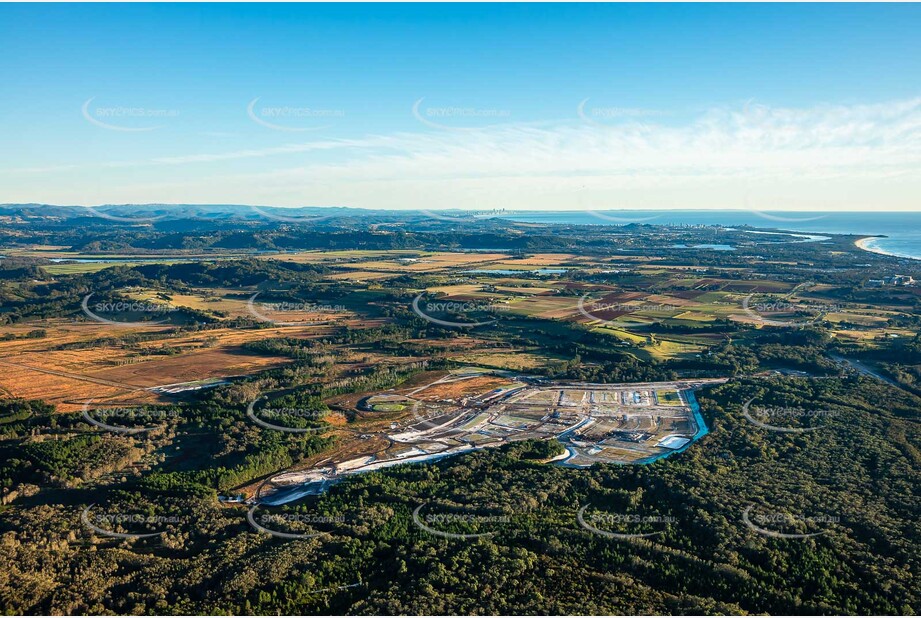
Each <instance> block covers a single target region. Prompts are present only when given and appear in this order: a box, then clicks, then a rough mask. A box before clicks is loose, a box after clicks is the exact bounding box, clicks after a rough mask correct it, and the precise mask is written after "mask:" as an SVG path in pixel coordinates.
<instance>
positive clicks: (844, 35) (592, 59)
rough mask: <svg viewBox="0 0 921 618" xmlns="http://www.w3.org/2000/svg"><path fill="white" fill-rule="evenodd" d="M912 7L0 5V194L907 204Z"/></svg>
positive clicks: (920, 63) (437, 204)
mask: <svg viewBox="0 0 921 618" xmlns="http://www.w3.org/2000/svg"><path fill="white" fill-rule="evenodd" d="M918 32H921V7H919V6H917V5H853V4H848V5H830V4H822V5H751V4H745V5H724V4H713V5H686V4H685V5H664V4H658V5H595V4H592V5H552V4H539V5H520V4H519V5H444V4H439V5H418V4H406V5H389V6H384V5H377V4H375V5H354V4H353V5H292V4H282V5H265V4H260V5H248V4H229V5H214V4H208V5H189V4H179V5H175V4H173V5H113V4H102V5H84V6H81V5H8V4H7V5H0V51H2V56H0V58H2V59H0V83H2V84H3V90H2V93H3V96H2V97H0V134H2V136H3V140H2V142H3V144H4V147H3V148H2V149H0V201H2V202H47V203H58V204H76V203H80V204H102V203H127V202H135V203H151V202H164V203H179V202H183V203H248V204H269V205H282V206H302V205H303V206H322V205H339V206H354V207H361V208H477V209H490V208H542V209H557V210H565V209H586V208H589V209H606V208H746V207H751V208H757V209H795V210H824V209H860V210H862V209H890V210H919V209H921V37H919V36H918Z"/></svg>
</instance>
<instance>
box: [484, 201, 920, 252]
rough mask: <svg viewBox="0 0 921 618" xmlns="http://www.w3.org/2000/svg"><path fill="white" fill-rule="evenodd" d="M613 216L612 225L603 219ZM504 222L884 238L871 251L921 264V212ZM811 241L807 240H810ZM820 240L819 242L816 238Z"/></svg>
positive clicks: (521, 215) (727, 213) (667, 214)
mask: <svg viewBox="0 0 921 618" xmlns="http://www.w3.org/2000/svg"><path fill="white" fill-rule="evenodd" d="M604 214H609V215H610V217H611V218H612V219H613V218H614V217H617V218H618V220H615V221H611V220H607V219H604V218H603V217H602V216H601V215H604ZM502 218H503V219H508V220H512V221H521V222H526V223H562V224H570V225H626V224H628V223H629V220H630V219H633V220H635V221H636V222H637V223H648V224H650V225H727V226H735V225H750V226H752V227H758V228H769V229H778V230H786V231H791V232H801V233H804V234H806V235H807V236H813V235H819V234H856V235H860V236H877V235H884V236H886V238H879V239H874V240H872V241H870V243H869V247H870V248H872V249H874V250H876V251H879V252H882V253H888V254H890V255H896V256H899V257H907V258H912V259H916V260H921V212H781V211H772V212H753V211H748V210H619V211H605V212H604V213H596V214H592V213H589V212H583V211H570V212H560V211H557V212H542V211H520V212H508V213H505V214H503V215H502ZM810 240H813V239H812V238H805V239H803V240H802V242H808V241H810ZM815 240H818V239H815Z"/></svg>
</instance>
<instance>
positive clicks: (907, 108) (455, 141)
mask: <svg viewBox="0 0 921 618" xmlns="http://www.w3.org/2000/svg"><path fill="white" fill-rule="evenodd" d="M308 154H309V155H310V156H309V159H310V160H309V161H308V162H304V161H302V160H301V159H303V157H302V156H301V155H308ZM231 161H240V162H245V161H252V162H253V165H252V170H251V171H250V172H245V171H244V172H243V173H242V174H240V173H234V174H230V175H228V176H226V177H225V179H226V180H227V182H226V183H221V186H220V187H215V183H214V182H213V179H214V178H215V177H221V176H222V174H223V172H222V169H221V166H222V164H225V163H228V162H231ZM267 161H270V162H271V165H270V166H269V165H266V164H265V163H266V162H267ZM117 165H127V166H141V165H143V166H183V167H184V168H189V169H188V172H187V173H195V171H194V170H195V168H197V167H198V166H201V167H203V168H207V172H208V176H207V177H205V178H202V180H201V183H202V187H201V191H192V193H194V194H195V195H203V193H202V192H206V191H207V190H211V191H213V192H214V193H215V194H214V196H213V198H212V199H208V200H206V201H227V200H228V199H232V200H233V201H237V202H241V201H243V202H256V203H266V202H269V203H279V204H303V203H310V202H311V201H313V200H314V198H316V200H318V201H322V202H324V203H339V204H343V205H355V206H363V207H396V206H398V205H402V206H403V207H432V206H433V204H432V202H433V200H436V199H441V200H442V201H443V202H445V205H451V206H463V207H496V206H505V207H518V208H523V207H531V206H537V207H547V206H548V205H552V204H553V203H554V202H553V200H556V199H558V198H560V197H561V196H568V198H569V202H570V203H567V204H558V206H559V207H573V204H572V203H571V202H572V201H573V200H574V199H575V200H579V199H581V200H583V201H585V200H587V201H592V200H596V201H600V202H604V204H600V205H601V206H605V207H617V206H618V205H623V206H631V205H632V206H651V205H653V204H651V203H647V204H642V203H638V202H637V199H638V197H639V196H641V195H644V194H645V195H646V196H647V197H648V196H656V195H657V196H670V197H671V198H672V199H674V200H679V201H680V199H681V196H682V192H696V193H699V192H702V194H701V195H696V196H694V204H691V205H701V203H703V202H705V201H706V200H707V199H711V201H712V199H713V198H715V197H717V196H720V195H721V194H722V193H725V192H726V190H727V188H732V191H733V192H734V194H735V195H739V194H741V192H743V191H744V190H747V189H746V187H750V186H752V185H755V186H758V185H759V184H765V185H767V186H770V185H771V184H776V183H777V182H778V181H781V182H783V183H786V185H787V186H788V187H789V188H790V190H791V191H793V190H796V191H797V192H798V193H799V194H800V196H801V198H802V197H803V196H805V199H808V196H810V195H815V196H818V195H822V194H825V195H826V196H827V195H829V192H828V191H827V189H828V187H829V185H834V188H835V189H836V190H837V189H841V188H842V187H846V186H849V185H850V186H852V187H853V188H854V190H855V191H856V194H855V195H858V196H860V195H863V193H862V192H866V191H867V190H868V188H869V187H872V183H880V184H882V183H885V182H893V181H895V182H899V183H909V185H910V186H913V187H917V186H918V183H919V181H921V98H915V99H910V100H902V101H892V102H885V103H879V104H872V105H821V106H815V107H811V108H802V109H794V108H781V107H772V106H769V105H764V104H760V103H758V102H749V103H747V104H745V105H743V106H738V107H735V108H730V107H720V108H714V109H711V110H709V111H707V112H706V113H703V114H701V115H699V116H697V117H695V118H692V119H690V120H687V121H685V122H683V123H679V122H677V121H676V120H675V118H674V117H671V116H655V115H642V116H639V115H635V116H634V117H630V118H628V119H627V120H626V121H622V122H617V123H610V124H608V123H598V122H586V121H584V120H583V119H576V120H572V121H566V122H547V123H533V124H511V123H510V124H495V125H492V126H489V127H484V128H482V129H473V130H465V131H449V130H445V131H440V130H437V129H434V130H431V129H428V128H425V127H421V128H420V131H418V132H399V133H393V134H389V135H369V136H366V137H364V138H360V139H322V140H312V141H303V142H298V143H288V144H283V145H279V146H272V147H267V148H260V149H243V150H233V151H227V152H211V153H199V154H189V155H177V156H166V157H157V158H154V159H152V160H148V161H137V162H129V163H119V164H117ZM51 173H53V171H49V174H51ZM174 180H177V179H175V178H174ZM180 180H182V183H181V184H182V185H183V186H184V187H185V190H187V191H188V189H189V187H188V185H189V183H188V182H186V180H187V179H185V178H183V179H180ZM192 184H193V185H194V181H192ZM222 190H226V191H227V193H228V194H227V195H223V194H219V193H218V192H220V191H222ZM644 192H645V193H644ZM721 192H722V193H721ZM231 194H232V195H231ZM884 194H885V192H884V191H881V192H880V195H881V196H883V195H884ZM208 195H210V194H208ZM915 195H917V193H915ZM612 196H623V197H629V198H630V199H629V201H630V203H629V204H627V203H625V204H612V203H610V198H611V197H612ZM124 197H126V196H124V195H123V196H122V198H124ZM154 198H155V199H158V200H170V201H190V198H189V197H183V196H182V195H172V196H149V197H148V199H143V200H142V198H141V196H138V198H137V199H139V200H142V201H149V199H154ZM543 198H546V199H547V200H549V201H548V202H547V203H546V204H538V203H537V202H539V201H540V200H541V199H543ZM199 199H200V198H199ZM861 199H862V198H861ZM886 199H889V198H886ZM490 200H492V202H493V203H490ZM666 201H667V200H666ZM420 202H422V203H420ZM500 202H503V203H500ZM660 202H662V200H660ZM810 204H812V205H813V206H824V205H825V204H820V203H818V202H817V201H816V200H812V201H811V202H809V203H807V204H805V205H806V206H807V207H808V206H809V205H810ZM661 205H673V206H674V205H682V204H681V203H675V202H672V203H668V204H666V203H662V204H661ZM737 205H738V204H737ZM436 206H437V204H436ZM577 206H578V205H577ZM583 206H584V204H583Z"/></svg>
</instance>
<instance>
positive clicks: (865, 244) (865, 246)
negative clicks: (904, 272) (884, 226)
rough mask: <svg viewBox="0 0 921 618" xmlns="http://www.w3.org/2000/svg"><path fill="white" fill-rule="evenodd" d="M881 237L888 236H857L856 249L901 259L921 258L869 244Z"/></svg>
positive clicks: (920, 258)
mask: <svg viewBox="0 0 921 618" xmlns="http://www.w3.org/2000/svg"><path fill="white" fill-rule="evenodd" d="M881 238H888V236H865V237H863V238H859V239H857V240H855V241H854V245H855V246H856V247H857V248H858V249H862V250H864V251H869V252H870V253H878V254H879V255H887V256H889V257H896V258H903V259H909V260H921V257H918V256H916V255H908V254H906V253H893V252H891V251H885V250H883V249H880V248H879V247H874V246H873V245H872V244H871V243H872V242H873V241H874V240H878V239H881Z"/></svg>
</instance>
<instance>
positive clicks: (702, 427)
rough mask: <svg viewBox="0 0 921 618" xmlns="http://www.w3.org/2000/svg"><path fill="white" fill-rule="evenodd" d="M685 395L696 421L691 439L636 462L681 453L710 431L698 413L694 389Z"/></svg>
mask: <svg viewBox="0 0 921 618" xmlns="http://www.w3.org/2000/svg"><path fill="white" fill-rule="evenodd" d="M685 395H686V396H687V400H688V407H689V408H691V412H693V414H694V422H695V423H697V433H695V434H694V437H693V438H691V441H690V442H688V443H687V444H685V445H684V446H682V447H680V448H676V449H675V450H673V451H669V452H667V453H662V454H661V455H655V456H654V457H647V458H646V459H643V460H642V461H639V462H637V463H640V464H650V463H652V462H654V461H658V460H659V459H665V458H666V457H671V456H672V455H674V454H675V453H683V452H684V451H686V450H688V448H689V447H690V446H691V445H692V444H694V443H695V442H697V441H698V440H700V439H701V438H703V437H704V436H705V435H707V434H708V433H710V429H709V428H708V427H707V424H706V423H705V422H704V417H703V415H702V414H701V413H700V404H699V403H697V397H695V396H694V391H686V392H685Z"/></svg>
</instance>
